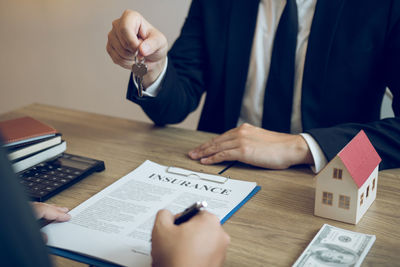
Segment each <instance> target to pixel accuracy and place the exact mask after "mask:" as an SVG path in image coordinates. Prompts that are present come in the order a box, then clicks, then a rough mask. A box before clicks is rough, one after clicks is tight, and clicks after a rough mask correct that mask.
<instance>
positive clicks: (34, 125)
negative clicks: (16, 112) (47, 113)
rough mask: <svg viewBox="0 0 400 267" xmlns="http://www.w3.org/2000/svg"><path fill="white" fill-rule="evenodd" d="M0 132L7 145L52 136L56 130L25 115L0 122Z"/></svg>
mask: <svg viewBox="0 0 400 267" xmlns="http://www.w3.org/2000/svg"><path fill="white" fill-rule="evenodd" d="M0 133H1V135H2V137H3V141H4V146H5V147H8V146H13V145H17V144H21V143H25V142H30V141H33V140H39V139H43V138H47V137H50V136H54V135H55V134H56V133H57V130H56V129H54V128H53V127H50V126H49V125H47V124H44V123H43V122H40V121H38V120H36V119H34V118H31V117H28V116H27V117H21V118H16V119H12V120H7V121H2V122H0Z"/></svg>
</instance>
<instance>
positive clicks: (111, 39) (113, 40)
mask: <svg viewBox="0 0 400 267" xmlns="http://www.w3.org/2000/svg"><path fill="white" fill-rule="evenodd" d="M108 43H109V44H110V46H111V47H112V48H114V50H115V51H116V52H117V54H118V55H119V56H120V57H121V58H122V59H125V60H128V61H132V60H134V56H135V53H132V52H131V51H130V50H128V49H126V48H125V47H123V46H122V43H121V40H120V39H119V38H118V36H117V34H116V32H115V31H110V32H109V33H108Z"/></svg>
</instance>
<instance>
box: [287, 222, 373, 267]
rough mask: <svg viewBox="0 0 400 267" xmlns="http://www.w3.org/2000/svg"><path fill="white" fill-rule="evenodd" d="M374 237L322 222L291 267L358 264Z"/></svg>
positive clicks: (369, 247)
mask: <svg viewBox="0 0 400 267" xmlns="http://www.w3.org/2000/svg"><path fill="white" fill-rule="evenodd" d="M375 239H376V237H375V236H374V235H367V234H362V233H357V232H352V231H348V230H344V229H340V228H337V227H334V226H331V225H328V224H324V226H322V228H321V230H319V232H318V233H317V235H316V236H315V237H314V239H313V240H312V241H311V243H310V244H309V245H308V246H307V248H306V250H305V251H304V252H303V254H301V256H300V257H299V258H298V259H297V261H296V262H295V263H294V264H293V267H300V266H301V267H303V266H307V267H314V266H330V267H332V266H354V267H356V266H360V265H361V263H362V262H363V260H364V258H365V256H366V255H367V253H368V251H369V250H370V249H371V247H372V245H373V244H374V242H375Z"/></svg>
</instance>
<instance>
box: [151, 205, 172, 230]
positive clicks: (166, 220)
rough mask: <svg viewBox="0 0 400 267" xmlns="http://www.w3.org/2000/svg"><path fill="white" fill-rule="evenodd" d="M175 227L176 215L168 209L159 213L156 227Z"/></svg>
mask: <svg viewBox="0 0 400 267" xmlns="http://www.w3.org/2000/svg"><path fill="white" fill-rule="evenodd" d="M173 225H174V215H173V214H172V213H171V212H170V211H169V210H166V209H163V210H160V211H158V212H157V215H156V220H155V222H154V227H156V226H157V227H171V226H173Z"/></svg>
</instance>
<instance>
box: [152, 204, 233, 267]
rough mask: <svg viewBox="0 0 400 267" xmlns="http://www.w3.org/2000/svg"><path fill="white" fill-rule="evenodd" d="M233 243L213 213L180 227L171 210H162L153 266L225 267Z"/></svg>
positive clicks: (156, 226)
mask: <svg viewBox="0 0 400 267" xmlns="http://www.w3.org/2000/svg"><path fill="white" fill-rule="evenodd" d="M229 241H230V238H229V236H228V235H227V234H226V233H225V232H224V230H223V229H222V227H221V224H220V222H219V220H218V218H217V217H216V216H215V215H212V214H211V213H208V212H205V211H201V212H200V213H199V214H197V215H196V216H194V217H193V218H192V219H190V220H189V221H187V222H185V223H182V224H181V225H179V226H178V225H175V224H174V216H173V215H172V214H171V213H170V212H169V211H168V210H161V211H159V212H158V213H157V217H156V221H155V224H154V228H153V233H152V250H151V255H152V258H153V266H157V267H158V266H168V267H178V266H192V267H203V266H207V267H208V266H210V267H213V266H221V265H222V263H223V262H224V260H225V254H226V249H227V247H228V244H229Z"/></svg>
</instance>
